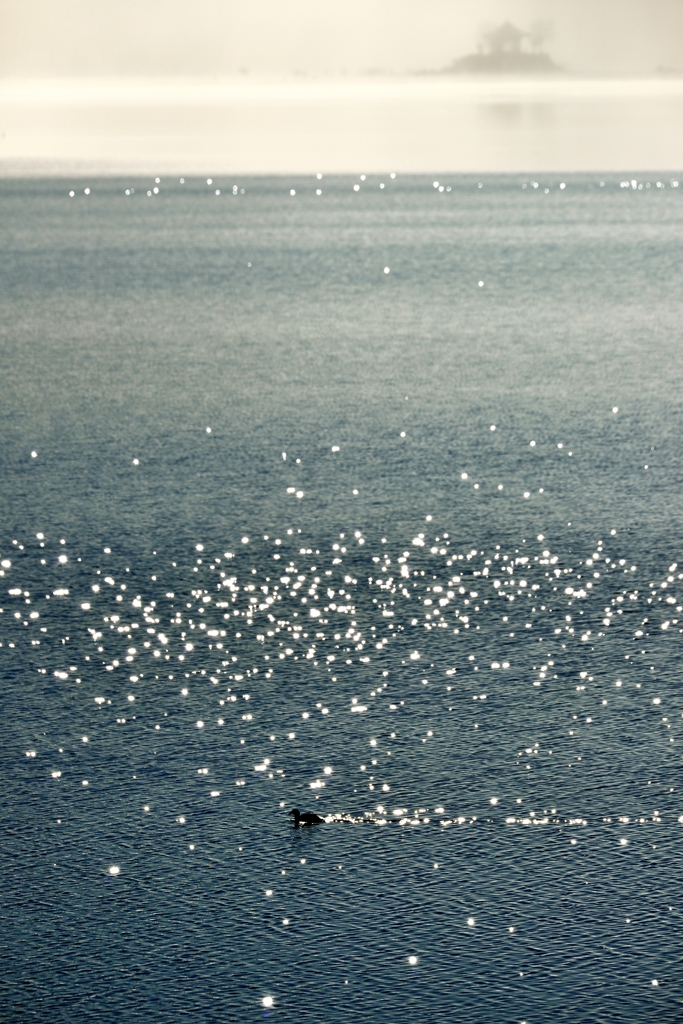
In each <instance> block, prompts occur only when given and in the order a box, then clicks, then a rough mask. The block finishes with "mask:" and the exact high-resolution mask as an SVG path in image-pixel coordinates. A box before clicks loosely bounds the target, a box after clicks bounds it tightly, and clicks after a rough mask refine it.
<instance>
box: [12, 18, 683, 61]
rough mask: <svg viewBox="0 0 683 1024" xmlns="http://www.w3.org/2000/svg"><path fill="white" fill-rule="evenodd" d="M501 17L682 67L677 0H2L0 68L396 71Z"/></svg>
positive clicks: (567, 42)
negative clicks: (544, 24)
mask: <svg viewBox="0 0 683 1024" xmlns="http://www.w3.org/2000/svg"><path fill="white" fill-rule="evenodd" d="M506 19H509V20H511V21H513V22H514V23H515V24H517V25H519V26H520V27H521V28H524V29H526V28H528V27H529V26H530V25H531V24H532V23H533V22H535V21H544V22H547V23H549V24H550V25H551V26H552V36H551V38H550V40H549V42H548V43H547V45H546V47H545V48H546V49H547V50H548V52H549V53H550V54H551V55H552V57H553V58H554V59H555V60H556V61H557V62H558V63H559V64H561V65H562V66H563V67H565V68H566V69H567V70H568V71H572V72H576V73H579V74H588V75H596V74H597V75H602V74H606V75H623V74H627V75H628V74H652V73H653V72H655V70H656V69H657V68H658V67H668V68H676V69H678V70H681V71H683V0H239V2H238V0H191V2H190V0H0V77H4V78H8V77H25V76H45V77H50V76H54V75H59V76H61V75H69V76H72V75H75V76H81V75H86V76H87V75H135V76H141V75H143V76H147V75H164V76H168V75H173V76H175V75H193V76H195V75H209V76H220V75H231V74H234V73H235V72H238V71H239V70H240V69H248V70H249V71H250V72H251V73H253V74H257V75H259V74H275V75H283V74H284V75H289V74H292V73H296V72H299V73H302V74H308V75H338V74H340V73H344V74H349V75H357V74H363V73H366V72H368V71H372V70H377V71H384V72H391V73H404V72H410V71H415V70H427V69H438V68H442V67H444V66H446V65H448V64H449V63H450V62H451V61H452V60H453V59H454V58H456V57H460V56H462V55H463V54H465V53H467V52H471V51H472V50H474V49H475V47H476V43H477V38H478V35H479V33H480V32H481V31H482V29H484V28H486V27H487V26H492V25H495V24H498V23H500V22H502V21H504V20H506Z"/></svg>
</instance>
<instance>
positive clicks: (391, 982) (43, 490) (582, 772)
mask: <svg viewBox="0 0 683 1024" xmlns="http://www.w3.org/2000/svg"><path fill="white" fill-rule="evenodd" d="M658 180H660V181H661V182H662V183H663V184H664V186H665V187H662V188H658V187H657V186H656V182H657V181H658ZM619 181H620V178H619V176H614V177H612V178H610V179H609V180H605V181H604V185H603V186H602V187H601V185H600V182H599V180H598V179H593V178H592V177H570V178H566V179H565V182H566V188H565V189H562V190H560V189H559V187H558V186H559V179H558V180H552V181H547V182H546V181H540V185H539V187H538V188H533V186H532V185H531V183H530V179H527V180H526V183H527V188H526V189H523V188H522V187H521V186H522V183H523V179H521V178H520V179H518V178H516V177H498V178H486V179H483V180H482V183H481V187H479V181H478V180H477V179H469V178H457V179H454V180H448V181H444V182H441V184H443V185H445V186H447V187H448V186H449V187H450V189H451V190H450V191H443V192H440V191H439V190H438V189H437V188H435V187H434V185H433V182H432V181H431V180H426V179H418V178H412V179H401V178H397V179H395V180H392V179H390V178H388V177H387V178H386V179H372V180H367V181H364V182H360V180H359V179H356V183H357V184H360V185H361V188H360V191H358V192H354V191H353V184H354V182H353V181H352V180H350V179H346V178H345V179H330V180H328V179H323V180H322V181H317V180H315V179H312V180H311V179H307V180H295V179H293V180H291V181H290V180H284V179H278V178H272V179H248V180H244V181H236V182H232V181H218V180H216V181H214V182H212V183H211V185H210V186H209V185H207V184H206V182H205V181H196V180H193V181H190V180H188V181H187V182H186V183H185V184H183V185H181V184H180V183H179V182H178V181H177V179H176V180H174V181H166V180H163V181H162V182H160V184H159V188H160V192H159V193H158V194H157V195H154V194H153V195H151V196H149V197H148V195H147V191H148V190H151V189H152V188H153V187H154V183H153V182H147V181H142V180H139V181H137V180H135V181H134V180H131V181H118V180H103V181H96V180H91V181H79V182H67V181H38V182H8V181H5V182H3V183H2V185H1V186H0V237H1V244H0V273H1V274H2V288H1V290H0V331H1V338H2V343H1V345H0V381H1V382H2V383H1V387H2V403H1V404H0V417H1V426H2V445H1V446H0V460H1V466H0V472H1V479H2V487H1V488H0V509H1V520H0V521H1V523H2V526H1V527H0V559H1V560H2V573H3V575H2V576H0V584H1V588H0V607H1V608H2V613H1V614H0V672H1V676H0V678H1V680H2V704H3V723H4V728H3V744H2V752H1V754H0V764H1V765H2V777H3V786H2V795H1V797H0V801H1V812H0V813H1V815H2V831H3V843H2V849H3V886H2V893H1V895H0V915H1V924H2V929H1V933H0V951H1V956H2V964H3V967H2V972H1V974H2V977H1V978H0V1007H1V1014H2V1016H3V1018H4V1019H7V1020H12V1021H44V1020H47V1019H50V1020H54V1021H74V1020H78V1021H93V1022H102V1024H104V1022H110V1021H112V1022H113V1021H129V1020H131V1021H133V1020H144V1021H150V1022H164V1024H165V1022H175V1021H178V1020H182V1019H185V1018H187V1019H191V1020H193V1021H201V1022H204V1021H206V1022H214V1021H236V1022H240V1024H241V1022H249V1021H262V1020H269V1021H272V1022H277V1021H280V1022H283V1024H284V1022H298V1021H311V1022H315V1024H318V1022H319V1024H334V1022H339V1021H342V1020H348V1019H349V1018H350V1019H351V1020H354V1021H356V1020H357V1021H373V1022H375V1021H382V1022H392V1024H400V1022H403V1021H405V1020H407V1019H412V1020H415V1021H418V1022H422V1021H425V1022H427V1021H429V1022H431V1021H448V1022H450V1021H472V1022H482V1024H483V1022H486V1024H489V1022H491V1024H506V1022H510V1024H513V1022H522V1021H526V1022H527V1024H545V1022H548V1024H549V1022H551V1021H552V1022H555V1021H566V1022H571V1024H576V1022H632V1021H633V1022H644V1021H658V1022H659V1021H679V1020H681V1019H682V1018H683V980H682V979H683V932H682V928H681V925H682V921H683V868H682V867H681V853H682V851H683V817H682V816H683V795H682V794H681V791H680V779H681V756H682V754H683V693H682V692H681V682H680V668H679V666H680V655H681V646H682V645H681V634H682V633H683V607H682V605H683V547H682V541H681V533H682V528H683V505H682V504H681V500H680V499H681V480H682V477H683V455H682V451H683V449H682V447H681V435H682V427H683V423H682V420H683V414H682V411H681V401H680V394H681V386H682V384H683V344H682V342H683V337H682V334H683V328H682V324H683V319H682V316H681V314H682V312H683V309H682V305H683V303H682V299H681V296H683V282H682V280H681V277H682V274H681V267H682V265H683V233H682V229H683V187H681V188H674V187H672V185H671V178H670V176H669V175H667V176H666V177H661V176H657V175H653V176H652V177H651V178H650V184H651V187H650V188H649V189H648V188H647V187H644V188H643V189H642V190H638V189H632V188H628V189H624V188H620V185H619ZM380 183H384V185H385V188H384V189H381V188H380V187H379V186H380ZM644 184H646V182H645V183H644ZM233 185H236V186H237V192H236V194H233ZM85 188H90V189H91V191H90V194H89V195H85V194H84V189H85ZM132 188H134V189H135V191H134V193H132V194H130V195H126V194H125V190H126V189H129V190H130V189H132ZM316 188H320V189H321V192H322V194H321V195H320V196H318V195H316ZM216 189H220V191H221V195H220V196H217V195H216V194H215V193H216ZM290 189H294V190H295V191H296V195H295V196H292V195H290ZM546 189H548V191H547V192H546V191H545V190H546ZM70 190H73V191H74V193H75V195H74V196H73V198H71V197H69V194H68V193H69V191H70ZM242 190H244V191H242ZM385 268H388V271H389V272H388V273H387V272H385ZM480 282H482V284H481V285H480ZM494 428H495V429H494ZM679 562H680V563H681V564H680V566H679V564H678V563H679ZM294 806H296V807H299V808H300V809H301V810H315V811H316V812H318V813H319V814H321V815H328V816H330V821H329V822H328V823H326V824H323V825H319V826H316V827H313V828H300V829H294V828H292V826H291V824H290V823H289V819H288V817H287V811H289V810H290V809H291V808H292V807H294ZM333 819H334V820H333Z"/></svg>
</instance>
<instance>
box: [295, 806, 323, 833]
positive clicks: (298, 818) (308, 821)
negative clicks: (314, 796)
mask: <svg viewBox="0 0 683 1024" xmlns="http://www.w3.org/2000/svg"><path fill="white" fill-rule="evenodd" d="M288 813H289V814H291V815H292V817H293V818H294V827H295V828H298V826H299V825H321V824H322V823H323V822H324V821H325V819H324V818H321V817H320V815H319V814H313V812H312V811H306V812H305V813H304V814H301V812H300V811H299V808H298V807H293V808H292V810H291V811H289V812H288Z"/></svg>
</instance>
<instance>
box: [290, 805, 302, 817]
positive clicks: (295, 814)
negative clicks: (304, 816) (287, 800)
mask: <svg viewBox="0 0 683 1024" xmlns="http://www.w3.org/2000/svg"><path fill="white" fill-rule="evenodd" d="M287 813H288V814H291V815H293V817H295V818H300V817H301V814H300V812H299V808H298V807H293V808H292V810H291V811H287Z"/></svg>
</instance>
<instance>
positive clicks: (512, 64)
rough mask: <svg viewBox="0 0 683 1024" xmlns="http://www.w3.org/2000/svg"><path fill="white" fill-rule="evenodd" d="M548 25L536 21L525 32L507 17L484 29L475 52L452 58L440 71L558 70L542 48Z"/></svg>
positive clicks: (525, 71)
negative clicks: (502, 21)
mask: <svg viewBox="0 0 683 1024" xmlns="http://www.w3.org/2000/svg"><path fill="white" fill-rule="evenodd" d="M549 34H550V27H549V26H548V25H546V24H542V23H538V24H536V25H535V26H533V27H532V28H531V29H530V31H528V32H524V31H523V30H522V29H520V28H517V26H516V25H513V24H512V23H511V22H509V21H506V22H504V23H503V24H502V25H499V26H498V27H497V28H493V29H490V30H489V31H487V32H483V33H482V36H481V43H480V46H479V49H478V52H477V53H468V54H467V55H466V56H465V57H461V58H460V59H459V60H455V61H453V63H452V64H451V65H450V66H449V67H447V68H444V69H443V71H442V72H441V73H442V74H490V75H501V74H507V75H510V74H512V75H518V74H548V73H550V72H555V71H560V70H561V68H560V67H559V66H558V65H557V64H555V62H554V61H553V60H552V58H551V57H550V56H549V55H548V54H547V53H544V52H543V51H542V50H541V47H542V45H543V43H544V42H545V40H546V38H547V37H548V35H549Z"/></svg>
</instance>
